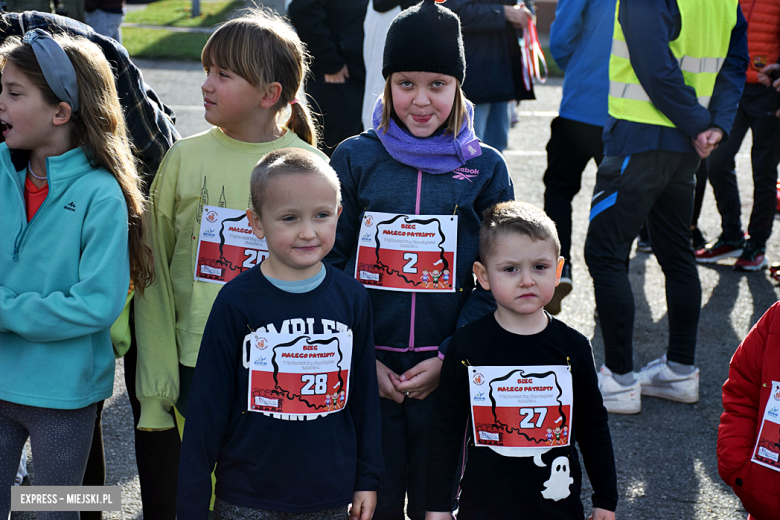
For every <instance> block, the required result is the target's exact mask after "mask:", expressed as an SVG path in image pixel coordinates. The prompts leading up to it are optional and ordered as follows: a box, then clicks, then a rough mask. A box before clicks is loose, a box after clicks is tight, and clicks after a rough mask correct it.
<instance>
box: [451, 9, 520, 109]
mask: <svg viewBox="0 0 780 520" xmlns="http://www.w3.org/2000/svg"><path fill="white" fill-rule="evenodd" d="M516 3H517V0H448V2H447V3H445V4H444V5H445V6H446V7H448V8H449V9H451V10H452V11H453V12H454V13H455V14H457V15H458V16H459V17H460V23H461V27H462V30H463V46H464V47H465V50H466V81H465V82H464V83H463V91H464V92H465V93H466V97H467V98H469V100H470V101H471V102H472V103H476V104H479V103H497V102H499V101H509V100H511V99H515V100H520V99H534V91H533V86H532V87H531V89H530V90H526V88H525V84H524V83H523V69H522V64H523V59H522V55H521V53H520V44H519V43H518V38H519V37H520V33H519V31H517V30H516V29H515V28H514V27H513V26H512V24H510V23H509V22H507V21H506V16H504V6H503V5H502V4H506V5H514V4H516Z"/></svg>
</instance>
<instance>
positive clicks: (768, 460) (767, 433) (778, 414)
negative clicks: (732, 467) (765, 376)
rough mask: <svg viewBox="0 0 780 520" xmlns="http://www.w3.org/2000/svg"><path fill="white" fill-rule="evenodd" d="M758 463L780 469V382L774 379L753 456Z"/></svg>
mask: <svg viewBox="0 0 780 520" xmlns="http://www.w3.org/2000/svg"><path fill="white" fill-rule="evenodd" d="M751 460H752V461H753V462H755V463H756V464H760V465H762V466H766V467H767V468H770V469H773V470H775V471H780V383H778V382H777V381H772V393H770V394H769V400H768V401H767V403H766V409H764V418H763V421H762V422H761V430H760V431H759V433H758V440H757V441H756V447H755V448H754V449H753V458H752V459H751Z"/></svg>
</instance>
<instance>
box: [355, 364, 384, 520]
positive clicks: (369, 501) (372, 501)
mask: <svg viewBox="0 0 780 520" xmlns="http://www.w3.org/2000/svg"><path fill="white" fill-rule="evenodd" d="M377 363H378V361H377ZM374 509H376V491H355V492H354V493H353V494H352V507H350V508H349V520H371V517H372V516H374Z"/></svg>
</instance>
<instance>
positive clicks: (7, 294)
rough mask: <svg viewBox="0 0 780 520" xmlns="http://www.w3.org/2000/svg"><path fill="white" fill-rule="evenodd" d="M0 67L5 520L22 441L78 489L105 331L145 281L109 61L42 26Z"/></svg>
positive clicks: (9, 46) (132, 177) (139, 201)
mask: <svg viewBox="0 0 780 520" xmlns="http://www.w3.org/2000/svg"><path fill="white" fill-rule="evenodd" d="M0 66H2V79H1V80H0V82H1V83H2V91H1V92H0V122H2V123H3V124H4V126H5V130H4V132H3V135H4V137H5V143H3V144H0V207H2V208H3V210H4V212H3V213H4V222H5V232H4V233H0V265H2V268H0V518H6V516H7V515H8V511H9V508H10V498H11V493H10V489H11V485H12V483H13V480H14V477H15V473H16V467H17V465H18V463H19V456H20V454H21V452H22V448H23V446H24V444H25V442H26V441H27V438H28V437H31V439H32V447H33V454H34V456H35V469H36V472H35V473H36V474H35V477H36V484H38V485H44V486H46V485H80V484H81V481H82V476H83V473H84V468H85V465H86V462H87V455H88V453H89V449H90V444H91V438H92V431H93V429H94V424H95V413H96V411H95V407H96V405H95V403H96V402H98V401H100V400H103V399H106V398H108V397H110V396H111V393H112V390H113V382H114V354H113V349H112V346H111V339H110V335H109V329H110V327H111V324H112V323H113V322H114V320H116V318H117V317H118V316H119V313H120V311H121V310H122V306H123V305H124V302H125V296H126V295H127V288H128V285H129V282H130V279H132V280H133V281H134V282H135V285H136V288H137V289H141V290H142V289H143V287H144V286H146V285H148V283H149V279H150V277H151V273H150V269H149V255H148V254H147V253H145V249H144V247H143V245H142V244H143V242H142V230H141V228H140V223H141V214H142V212H143V197H142V195H141V191H140V179H139V177H138V174H137V172H136V169H135V164H134V162H133V158H132V154H131V151H130V146H129V144H128V141H127V137H126V129H125V123H124V118H123V115H122V109H121V107H120V105H119V99H118V97H117V94H116V89H115V87H114V81H113V74H112V72H111V67H110V65H109V64H108V62H107V61H106V59H105V58H104V56H103V53H102V52H101V51H100V49H99V48H98V47H97V46H96V45H95V44H92V43H90V42H89V41H87V40H85V39H83V38H73V37H68V36H56V37H52V36H51V35H49V34H48V33H46V32H45V31H42V30H40V29H36V30H34V31H31V32H29V33H28V34H27V35H26V36H25V38H24V40H21V41H20V40H19V39H18V38H10V39H9V40H7V41H6V43H5V44H4V45H3V46H2V47H0ZM128 223H129V225H128ZM58 514H59V515H60V516H58V517H57V518H74V519H78V517H79V513H78V512H73V513H69V516H67V517H65V516H62V513H58ZM51 515H52V513H43V512H42V513H40V514H39V515H38V518H40V519H46V518H50V517H51Z"/></svg>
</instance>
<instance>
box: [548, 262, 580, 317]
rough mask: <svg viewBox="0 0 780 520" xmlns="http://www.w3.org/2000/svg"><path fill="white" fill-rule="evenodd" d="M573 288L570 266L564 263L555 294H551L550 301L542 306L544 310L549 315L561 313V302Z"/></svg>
mask: <svg viewBox="0 0 780 520" xmlns="http://www.w3.org/2000/svg"><path fill="white" fill-rule="evenodd" d="M573 288H574V284H573V283H572V280H571V264H570V263H569V262H564V264H563V269H562V270H561V281H560V283H558V287H556V288H555V294H553V298H552V300H550V303H548V304H547V305H545V306H544V309H545V310H546V311H547V312H549V313H550V314H558V313H559V312H561V302H562V301H563V299H564V298H565V297H566V296H568V295H569V293H570V292H571V290H572V289H573Z"/></svg>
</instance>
